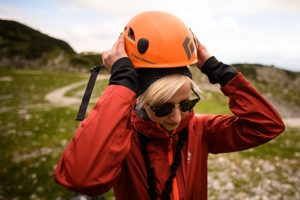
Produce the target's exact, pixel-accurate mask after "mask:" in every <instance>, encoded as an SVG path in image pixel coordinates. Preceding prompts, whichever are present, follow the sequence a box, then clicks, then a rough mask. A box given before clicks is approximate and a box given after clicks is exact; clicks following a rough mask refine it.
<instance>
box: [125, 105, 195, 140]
mask: <svg viewBox="0 0 300 200" xmlns="http://www.w3.org/2000/svg"><path fill="white" fill-rule="evenodd" d="M193 116H194V112H193V111H192V112H189V113H188V115H187V116H186V118H185V119H183V120H181V122H180V124H179V126H178V128H177V129H176V130H175V131H174V133H173V134H177V133H178V132H180V131H181V130H182V129H183V128H185V127H187V126H188V124H189V122H190V120H191V119H192V118H193ZM131 122H132V124H133V127H134V128H135V129H136V130H137V131H139V132H142V133H143V134H144V135H146V136H147V137H151V138H161V139H167V138H169V133H168V132H167V131H165V130H164V129H163V128H162V127H161V126H160V125H159V124H157V123H155V122H153V121H151V120H150V119H149V118H148V116H147V114H146V112H145V110H142V109H135V110H133V111H132V113H131Z"/></svg>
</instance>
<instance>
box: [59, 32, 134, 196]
mask: <svg viewBox="0 0 300 200" xmlns="http://www.w3.org/2000/svg"><path fill="white" fill-rule="evenodd" d="M120 48H124V41H123V37H122V36H121V37H120V38H119V39H118V41H117V42H116V44H115V45H114V47H113V48H112V49H111V50H110V51H108V52H104V53H103V61H104V63H105V66H106V67H107V68H108V69H109V71H111V73H112V75H111V78H110V81H109V86H108V87H107V88H106V90H105V91H104V93H103V95H102V96H101V97H100V98H99V100H98V102H97V104H96V106H95V107H94V108H93V110H92V111H91V113H90V114H89V116H88V117H87V119H85V120H84V121H83V122H82V123H81V124H80V125H79V127H78V129H77V131H76V133H75V135H74V137H73V139H72V140H71V141H70V143H69V144H68V146H67V147H66V149H65V150H64V152H63V155H62V156H61V159H60V161H59V163H58V165H57V167H56V170H55V181H56V182H57V183H58V184H61V185H63V186H65V187H66V188H68V189H70V190H73V191H77V192H80V193H84V194H87V195H90V196H95V195H99V194H102V193H104V192H106V191H108V190H109V189H110V188H111V187H112V186H113V185H114V183H115V181H116V180H117V179H118V176H119V174H120V172H121V163H122V161H123V160H124V158H125V156H126V155H127V153H128V151H129V149H130V142H131V133H132V129H131V124H130V112H131V110H132V109H133V107H134V105H135V96H136V88H137V75H136V72H135V70H134V69H133V67H132V64H131V62H130V60H129V58H128V57H127V55H126V53H125V55H124V54H123V53H124V52H123V53H122V49H120ZM120 52H121V53H120Z"/></svg>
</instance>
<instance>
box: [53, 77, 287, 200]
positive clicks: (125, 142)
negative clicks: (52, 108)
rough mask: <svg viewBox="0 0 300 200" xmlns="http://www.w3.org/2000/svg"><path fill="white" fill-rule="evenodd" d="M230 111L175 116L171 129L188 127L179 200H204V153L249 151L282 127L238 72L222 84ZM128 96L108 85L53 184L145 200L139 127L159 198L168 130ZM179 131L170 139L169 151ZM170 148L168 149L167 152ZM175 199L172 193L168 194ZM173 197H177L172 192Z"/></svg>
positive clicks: (165, 166) (164, 175) (123, 199)
mask: <svg viewBox="0 0 300 200" xmlns="http://www.w3.org/2000/svg"><path fill="white" fill-rule="evenodd" d="M221 90H222V92H223V93H224V94H225V95H226V96H228V97H229V99H230V102H229V107H230V109H231V111H232V113H233V114H232V115H194V113H193V112H191V113H189V115H188V117H187V118H185V119H184V120H182V122H181V124H180V126H179V127H178V129H177V133H178V132H179V131H180V130H182V129H183V128H185V127H187V128H188V139H187V142H186V143H185V145H184V147H183V148H182V151H181V155H182V160H181V163H180V165H179V167H178V170H177V175H176V182H177V187H178V194H179V199H180V200H191V199H193V200H206V199H207V159H208V155H209V153H214V154H216V153H225V152H234V151H240V150H244V149H249V148H252V147H255V146H258V145H260V144H263V143H266V142H268V141H270V140H271V139H273V138H275V137H277V136H278V135H279V134H280V133H281V132H283V130H284V124H283V122H282V119H281V117H280V116H279V114H278V113H277V111H276V110H275V109H274V108H273V107H272V106H271V105H270V104H269V103H268V102H267V101H266V100H265V99H264V98H263V97H262V96H261V95H260V94H259V93H258V92H257V91H256V90H255V89H254V88H253V87H252V86H251V85H250V84H249V83H248V82H247V81H246V80H245V79H244V78H243V76H242V74H240V73H239V74H238V75H237V76H236V77H235V78H233V79H232V80H231V81H230V82H229V83H228V84H227V85H225V86H224V87H222V88H221ZM134 106H135V93H134V92H132V91H131V90H130V89H128V88H126V87H123V86H120V85H110V86H108V87H107V89H106V90H105V92H104V94H103V95H102V96H101V97H100V99H99V101H98V102H97V104H96V106H95V107H94V109H93V110H92V112H91V113H90V114H89V116H88V117H87V119H85V120H84V121H83V122H82V123H81V124H80V125H79V127H78V129H77V131H76V133H75V135H74V137H73V139H72V140H71V141H70V143H69V144H68V146H67V147H66V149H65V150H64V152H63V154H62V156H61V159H60V161H59V163H58V165H57V167H56V170H55V181H56V182H57V183H58V184H60V185H63V186H65V187H66V188H68V189H70V190H73V191H77V192H80V193H84V194H87V195H90V196H96V195H99V194H102V193H104V192H106V191H108V190H109V189H111V188H112V187H113V188H114V192H115V196H116V199H120V200H127V199H128V200H138V199H139V200H140V199H143V200H144V199H145V200H147V199H149V197H148V194H147V179H146V178H147V173H146V168H145V164H144V161H143V156H142V154H141V152H140V149H139V140H138V135H137V134H138V131H139V132H142V133H143V134H145V135H146V136H147V137H149V144H148V145H147V150H148V152H149V156H150V159H151V163H152V166H153V167H154V169H155V175H156V178H157V179H156V183H157V192H158V194H159V197H160V195H161V192H162V190H163V188H164V184H165V181H166V180H167V178H168V176H169V162H168V135H167V133H166V132H165V131H162V130H161V129H160V128H159V127H157V126H156V124H155V123H153V122H151V121H145V120H143V119H141V118H139V116H138V115H137V114H136V112H135V111H134ZM177 141H178V135H177V134H175V136H174V138H173V143H172V145H173V150H174V149H175V147H176V144H177ZM173 152H174V151H173ZM170 196H171V199H173V200H174V198H173V197H174V195H170ZM175 196H176V195H175Z"/></svg>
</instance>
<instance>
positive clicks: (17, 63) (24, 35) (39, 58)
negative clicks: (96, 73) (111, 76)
mask: <svg viewBox="0 0 300 200" xmlns="http://www.w3.org/2000/svg"><path fill="white" fill-rule="evenodd" d="M0 55H1V57H0V67H12V68H41V67H48V68H49V67H50V68H51V69H64V70H68V69H76V68H77V69H78V68H84V67H91V66H92V65H95V64H96V63H97V62H98V60H101V59H99V54H93V53H88V54H86V53H85V54H77V53H76V52H75V51H74V50H73V48H72V47H71V46H70V45H69V44H68V43H66V42H65V41H63V40H60V39H56V38H53V37H50V36H48V35H46V34H44V33H41V32H39V31H37V30H34V29H32V28H30V27H28V26H26V25H23V24H21V23H19V22H16V21H10V20H1V19H0Z"/></svg>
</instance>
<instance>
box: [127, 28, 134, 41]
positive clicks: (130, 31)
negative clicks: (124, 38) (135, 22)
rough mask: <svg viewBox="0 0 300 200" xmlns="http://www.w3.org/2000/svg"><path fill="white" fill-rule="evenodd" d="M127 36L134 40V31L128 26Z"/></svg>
mask: <svg viewBox="0 0 300 200" xmlns="http://www.w3.org/2000/svg"><path fill="white" fill-rule="evenodd" d="M128 37H129V38H130V39H131V40H133V41H135V36H134V31H133V30H132V28H129V30H128Z"/></svg>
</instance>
